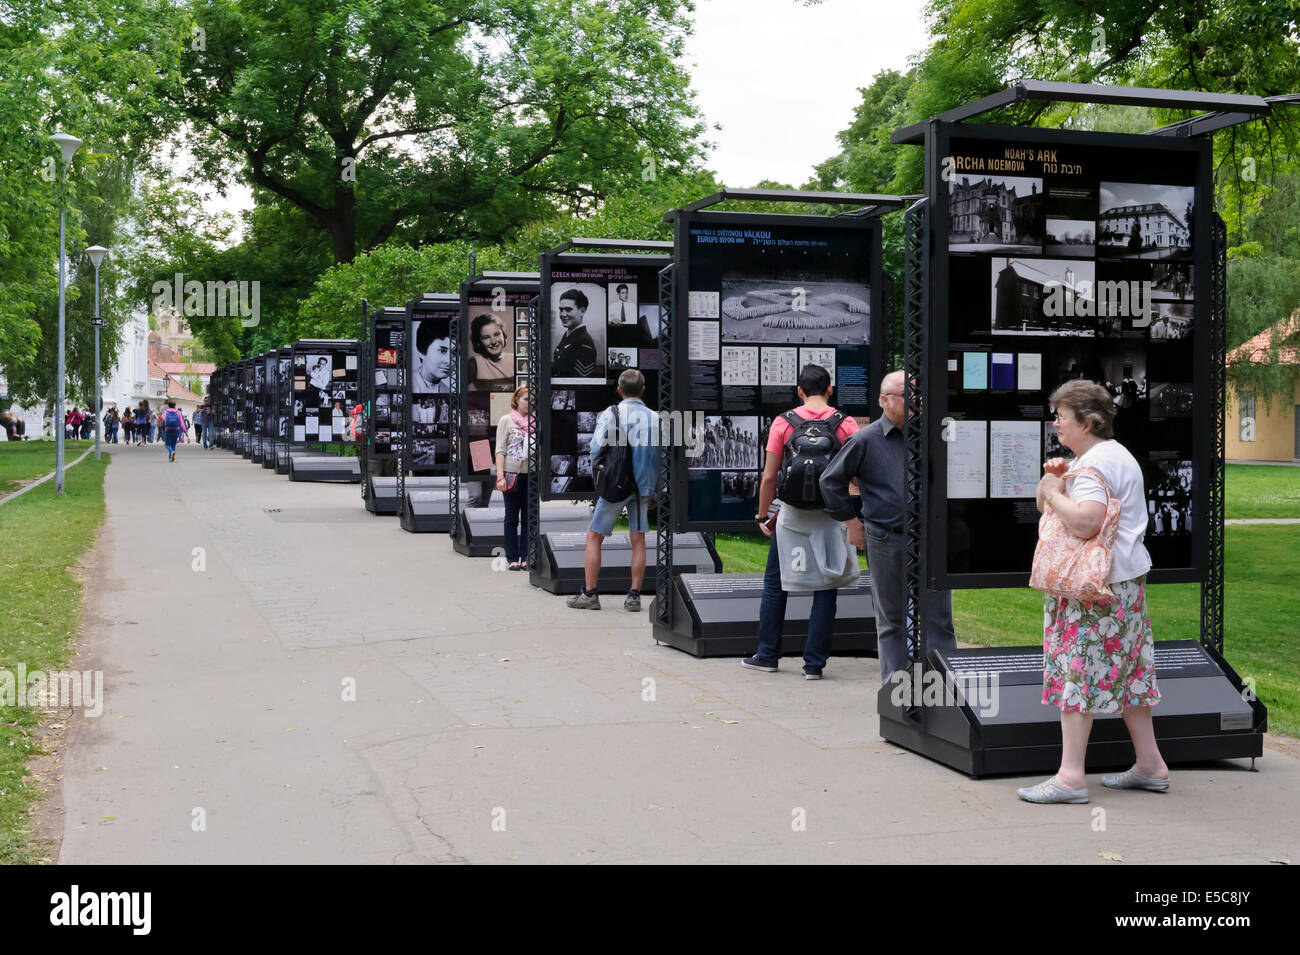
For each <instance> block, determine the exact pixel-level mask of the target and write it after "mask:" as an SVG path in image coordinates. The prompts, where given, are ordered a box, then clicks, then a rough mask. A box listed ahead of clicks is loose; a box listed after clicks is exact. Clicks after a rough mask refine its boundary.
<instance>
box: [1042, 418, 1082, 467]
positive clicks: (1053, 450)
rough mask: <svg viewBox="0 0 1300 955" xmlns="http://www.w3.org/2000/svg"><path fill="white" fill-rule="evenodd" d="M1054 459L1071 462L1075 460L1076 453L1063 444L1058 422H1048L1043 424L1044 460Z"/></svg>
mask: <svg viewBox="0 0 1300 955" xmlns="http://www.w3.org/2000/svg"><path fill="white" fill-rule="evenodd" d="M1052 458H1065V459H1066V460H1067V461H1069V460H1072V459H1073V458H1074V452H1073V451H1071V450H1070V449H1069V448H1067V447H1066V446H1065V445H1063V444H1062V443H1061V434H1060V432H1058V431H1057V430H1056V422H1054V421H1047V422H1044V423H1043V460H1044V461H1048V460H1051V459H1052Z"/></svg>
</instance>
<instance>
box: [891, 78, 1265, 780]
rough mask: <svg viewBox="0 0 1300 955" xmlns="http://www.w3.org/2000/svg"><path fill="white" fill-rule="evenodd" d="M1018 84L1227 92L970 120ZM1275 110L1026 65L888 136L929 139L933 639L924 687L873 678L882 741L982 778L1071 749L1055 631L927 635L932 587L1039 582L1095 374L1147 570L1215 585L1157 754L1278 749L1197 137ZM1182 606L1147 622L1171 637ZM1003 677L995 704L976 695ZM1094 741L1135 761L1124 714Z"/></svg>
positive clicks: (915, 384)
mask: <svg viewBox="0 0 1300 955" xmlns="http://www.w3.org/2000/svg"><path fill="white" fill-rule="evenodd" d="M1022 100H1040V101H1053V100H1069V101H1076V102H1116V103H1130V104H1137V105H1146V106H1153V107H1165V108H1170V107H1173V106H1177V107H1180V108H1198V105H1199V108H1202V109H1210V110H1213V111H1212V112H1209V113H1207V114H1204V115H1202V116H1199V117H1196V118H1194V119H1191V120H1187V121H1184V122H1182V123H1179V124H1175V125H1174V126H1171V127H1165V128H1162V129H1158V130H1153V131H1152V132H1151V133H1148V134H1145V135H1132V134H1115V133H1099V132H1086V131H1074V130H1061V129H1032V128H1028V129H1027V128H1017V127H1005V126H994V125H966V124H963V123H961V122H960V120H962V119H965V118H969V117H970V116H974V115H978V114H980V113H982V112H985V111H987V110H988V109H990V108H996V107H997V106H1000V105H1006V104H1008V103H1012V102H1017V101H1022ZM1225 100H1227V101H1230V102H1229V103H1228V105H1225ZM1268 109H1269V106H1268V104H1267V103H1266V102H1265V101H1264V100H1262V99H1259V98H1258V97H1252V96H1229V97H1224V96H1222V95H1220V96H1216V97H1211V96H1210V95H1209V94H1197V93H1184V92H1178V91H1163V90H1137V89H1134V90H1125V89H1118V88H1097V87H1089V86H1084V85H1079V84H1062V83H1038V82H1034V81H1025V82H1023V83H1022V84H1020V85H1018V86H1016V87H1013V88H1012V89H1010V90H1007V91H1006V92H1005V93H1003V94H996V95H995V96H993V97H989V98H986V100H982V101H980V102H979V103H975V104H971V105H969V106H965V107H958V108H957V109H956V110H954V111H951V112H950V113H949V114H945V116H943V117H939V118H936V119H932V120H928V121H926V122H925V123H922V124H918V125H917V126H913V127H908V128H907V129H904V130H900V131H899V132H897V133H895V134H894V140H895V141H896V142H909V143H924V145H925V148H926V198H925V199H923V200H921V201H920V202H918V203H917V204H916V205H915V206H913V207H912V209H910V210H909V212H908V216H907V225H906V248H905V256H906V262H905V267H906V280H907V289H906V291H907V296H906V297H907V311H906V315H905V322H904V364H905V369H906V371H907V373H908V384H907V388H906V402H907V407H908V421H907V425H906V426H905V429H904V435H905V437H904V440H905V445H906V448H907V461H906V473H907V482H908V499H907V502H908V503H907V515H906V527H905V529H906V537H907V549H908V555H909V559H908V582H907V588H908V591H907V593H908V627H909V632H910V633H912V634H916V635H918V639H917V640H916V641H915V643H914V644H913V646H912V648H911V653H912V659H911V666H910V668H909V670H908V671H905V672H906V675H907V676H908V680H907V681H905V682H906V684H907V685H908V686H910V687H912V688H913V691H912V692H911V694H909V693H907V692H900V691H899V687H891V686H886V687H884V688H882V689H881V691H880V695H879V698H878V701H877V706H878V711H879V713H880V725H881V735H882V736H883V737H884V738H885V739H888V740H890V741H892V742H895V743H898V744H899V745H902V746H905V747H907V748H909V749H913V750H916V751H917V752H920V753H923V754H924V755H927V756H930V757H931V758H934V759H937V760H939V761H941V762H944V763H946V764H947V765H949V766H952V767H954V768H957V769H960V770H962V771H963V772H967V773H970V774H972V775H983V774H986V773H999V772H1016V773H1028V772H1038V771H1050V770H1053V769H1055V768H1056V767H1057V766H1058V764H1059V760H1060V754H1061V744H1060V726H1059V712H1058V710H1057V708H1056V707H1054V706H1045V705H1043V702H1042V701H1043V698H1044V690H1043V649H1042V646H1041V644H1038V645H1035V646H1028V647H1012V648H1002V649H1000V650H997V651H980V650H958V651H955V652H953V653H948V654H941V653H938V652H936V651H928V649H927V647H926V645H925V643H926V641H925V637H924V634H925V614H926V603H927V601H926V600H925V599H924V595H925V592H926V591H927V590H930V589H939V588H964V587H1023V586H1025V585H1026V584H1027V582H1028V579H1029V570H1030V566H1031V564H1032V560H1033V555H1034V548H1035V545H1036V543H1037V539H1038V535H1037V526H1038V516H1039V515H1038V511H1037V507H1036V504H1035V499H1034V497H1035V491H1036V487H1037V484H1038V480H1039V478H1040V477H1041V475H1042V473H1043V470H1042V469H1043V462H1044V460H1046V459H1048V458H1052V457H1069V452H1068V451H1067V450H1066V449H1064V448H1062V447H1061V446H1060V445H1059V444H1058V443H1057V442H1056V441H1055V431H1054V428H1053V426H1052V425H1051V423H1050V422H1051V416H1052V409H1050V408H1049V407H1048V401H1047V399H1048V396H1049V395H1050V394H1051V392H1052V391H1053V390H1054V389H1055V388H1056V387H1057V386H1058V385H1060V384H1062V383H1063V382H1065V381H1068V380H1071V379H1078V378H1082V379H1087V380H1091V381H1095V382H1097V383H1098V384H1100V385H1102V386H1103V387H1105V388H1106V389H1107V390H1108V391H1109V392H1110V394H1111V396H1112V399H1113V401H1114V404H1115V409H1116V423H1115V430H1116V435H1115V436H1116V438H1117V440H1118V441H1119V442H1120V443H1121V444H1122V445H1124V447H1126V448H1127V449H1128V450H1129V451H1131V452H1132V453H1133V455H1134V457H1135V458H1136V459H1137V461H1138V463H1139V465H1140V466H1141V468H1142V470H1143V476H1144V484H1145V489H1146V500H1145V502H1144V503H1145V507H1146V511H1147V520H1148V524H1147V531H1146V546H1147V549H1148V551H1149V552H1150V554H1151V557H1152V561H1153V567H1152V569H1151V571H1150V572H1149V574H1148V575H1147V582H1148V583H1151V584H1155V583H1167V582H1198V583H1200V584H1201V620H1200V633H1199V634H1187V633H1179V634H1176V637H1178V638H1181V639H1173V640H1160V641H1158V642H1157V643H1156V666H1155V669H1156V674H1157V679H1158V681H1159V690H1160V694H1161V697H1160V701H1159V703H1158V704H1157V705H1156V706H1154V707H1153V709H1152V715H1153V718H1154V726H1155V731H1156V738H1157V740H1158V741H1159V744H1160V747H1161V752H1162V753H1163V755H1164V757H1165V760H1166V762H1170V763H1175V762H1178V763H1183V762H1192V761H1197V760H1205V759H1222V758H1231V757H1247V756H1249V757H1252V758H1254V757H1257V756H1259V755H1261V754H1262V752H1263V743H1262V740H1263V733H1264V731H1265V729H1266V726H1267V713H1266V710H1265V708H1264V706H1263V704H1261V703H1260V702H1259V701H1258V700H1257V699H1255V698H1254V696H1253V694H1251V693H1250V692H1249V690H1248V689H1247V688H1246V687H1245V686H1244V684H1243V683H1242V681H1241V680H1240V678H1239V677H1238V676H1237V674H1236V673H1235V672H1234V671H1233V670H1232V668H1231V667H1230V666H1229V665H1228V664H1227V662H1226V660H1225V659H1224V656H1223V502H1224V490H1223V489H1224V461H1223V449H1224V435H1223V428H1224V400H1225V382H1226V373H1225V353H1226V294H1227V292H1226V254H1227V249H1226V230H1225V229H1224V226H1223V223H1222V220H1220V219H1219V218H1218V217H1217V216H1216V215H1214V213H1213V209H1212V201H1213V183H1212V179H1211V158H1212V157H1211V143H1210V141H1209V140H1208V139H1205V138H1200V137H1199V136H1198V135H1197V134H1198V132H1208V131H1212V130H1213V129H1217V128H1223V127H1224V126H1229V125H1233V124H1234V123H1238V122H1243V121H1246V120H1249V119H1251V118H1254V117H1257V116H1260V115H1264V114H1266V113H1267V112H1268ZM1170 626H1171V623H1170V622H1169V621H1162V620H1158V619H1157V620H1155V621H1153V630H1154V631H1155V634H1156V636H1157V637H1161V636H1163V635H1166V634H1167V633H1168V628H1169V627H1170ZM1026 636H1027V637H1031V636H1035V637H1036V636H1038V635H1037V634H1032V635H1031V634H1026ZM1193 637H1195V638H1196V639H1191V638H1193ZM954 682H956V683H958V684H964V685H966V686H969V687H974V688H976V690H977V692H975V693H974V694H973V695H972V694H969V693H968V694H967V695H966V697H965V698H964V699H963V700H962V701H961V703H960V705H956V706H952V705H949V706H945V705H942V704H941V703H938V702H933V701H932V700H931V699H930V698H929V696H928V695H927V694H926V693H925V692H924V689H923V688H924V687H927V686H929V687H933V686H943V685H945V684H946V685H949V686H951V685H952V684H953V683H954ZM987 687H996V688H997V693H996V697H995V698H996V701H997V705H996V706H993V707H987V706H982V705H981V700H980V697H981V695H982V694H981V692H979V690H981V689H985V688H987ZM1092 739H1093V741H1094V742H1093V744H1092V745H1090V746H1089V747H1088V751H1087V754H1088V755H1087V759H1088V763H1087V768H1088V770H1089V771H1093V770H1095V769H1101V768H1105V767H1121V768H1122V767H1127V766H1129V765H1131V763H1132V761H1133V758H1134V756H1133V749H1132V745H1131V743H1130V742H1129V739H1128V735H1127V732H1126V730H1125V729H1124V727H1123V725H1122V723H1121V721H1120V719H1119V717H1118V714H1116V715H1114V716H1110V715H1099V716H1098V717H1097V718H1096V720H1095V722H1094V727H1093V731H1092Z"/></svg>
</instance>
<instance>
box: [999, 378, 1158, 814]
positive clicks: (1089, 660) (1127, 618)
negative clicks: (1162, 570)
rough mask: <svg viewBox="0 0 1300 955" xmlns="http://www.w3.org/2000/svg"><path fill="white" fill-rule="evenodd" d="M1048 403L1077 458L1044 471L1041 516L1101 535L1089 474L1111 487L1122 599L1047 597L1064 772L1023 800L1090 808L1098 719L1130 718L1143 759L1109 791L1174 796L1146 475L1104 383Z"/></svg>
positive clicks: (1047, 682)
mask: <svg viewBox="0 0 1300 955" xmlns="http://www.w3.org/2000/svg"><path fill="white" fill-rule="evenodd" d="M1049 401H1050V403H1051V405H1052V407H1054V408H1055V409H1056V429H1057V432H1058V433H1059V435H1060V441H1061V444H1063V445H1064V446H1065V447H1067V448H1069V449H1070V450H1071V451H1073V452H1074V454H1075V460H1074V462H1073V463H1070V462H1067V461H1065V460H1063V459H1061V458H1053V459H1052V460H1051V461H1048V462H1047V464H1045V465H1044V467H1043V470H1044V471H1046V472H1047V473H1046V474H1044V476H1043V479H1042V480H1041V481H1040V482H1039V485H1038V495H1037V497H1038V509H1039V511H1044V510H1045V509H1046V508H1049V507H1050V508H1052V509H1053V510H1054V511H1055V512H1056V514H1057V516H1059V517H1060V518H1061V521H1062V522H1063V523H1064V524H1065V526H1066V528H1067V529H1068V530H1069V531H1070V533H1072V534H1074V535H1075V536H1076V537H1080V538H1084V539H1087V538H1090V537H1094V536H1096V534H1097V533H1098V532H1099V531H1100V530H1101V526H1102V523H1103V521H1104V520H1105V517H1106V506H1107V489H1106V488H1105V487H1103V486H1102V484H1101V482H1100V481H1098V480H1097V479H1096V478H1095V477H1094V476H1092V475H1091V474H1088V473H1086V472H1085V471H1084V469H1087V468H1090V469H1092V470H1094V471H1096V472H1097V473H1098V474H1100V475H1101V476H1102V477H1103V478H1104V479H1105V481H1106V484H1107V485H1108V486H1109V491H1110V496H1111V497H1113V498H1116V499H1117V500H1118V501H1119V502H1120V512H1119V528H1118V532H1117V533H1116V535H1115V549H1114V561H1113V563H1112V565H1111V573H1110V578H1109V580H1108V583H1109V584H1110V589H1111V590H1112V591H1113V592H1114V594H1115V599H1114V600H1113V601H1111V602H1110V603H1106V604H1102V603H1099V602H1084V601H1079V600H1074V599H1072V598H1066V597H1055V596H1053V595H1051V594H1045V595H1044V620H1043V702H1044V703H1045V704H1048V705H1051V706H1056V707H1057V708H1059V709H1060V711H1061V746H1062V752H1061V768H1060V769H1059V770H1058V771H1057V773H1056V775H1055V776H1053V777H1052V778H1051V779H1048V780H1045V781H1044V782H1041V783H1039V784H1038V785H1037V786H1029V787H1026V788H1024V789H1021V790H1020V791H1019V795H1020V798H1021V799H1024V800H1026V801H1028V802H1039V803H1045V802H1068V803H1081V802H1087V801H1088V788H1087V782H1086V779H1085V777H1084V756H1085V753H1086V751H1087V747H1088V735H1089V733H1090V732H1091V731H1092V718H1093V714H1094V713H1122V714H1123V719H1124V725H1125V726H1126V727H1127V728H1128V731H1129V736H1130V737H1131V738H1132V740H1133V748H1134V750H1135V751H1136V753H1137V762H1136V763H1135V764H1134V765H1133V767H1132V768H1131V769H1129V770H1128V771H1126V772H1123V773H1116V774H1107V775H1104V776H1102V777H1101V783H1102V785H1103V786H1106V787H1108V788H1111V789H1146V790H1150V791H1152V792H1167V791H1168V789H1169V768H1168V767H1167V766H1166V765H1165V761H1164V759H1163V758H1162V757H1161V755H1160V748H1159V747H1158V746H1157V745H1156V738H1155V729H1154V727H1153V725H1152V722H1151V707H1152V706H1154V705H1155V704H1156V703H1157V702H1158V701H1159V699H1160V691H1159V690H1158V689H1157V688H1156V672H1155V649H1154V642H1153V639H1152V636H1151V620H1150V618H1149V617H1148V615H1147V609H1146V575H1147V571H1148V570H1150V569H1151V556H1150V555H1149V554H1148V553H1147V549H1146V547H1145V546H1144V545H1143V538H1144V537H1145V536H1146V530H1147V520H1148V513H1147V504H1146V489H1145V486H1144V484H1143V479H1142V468H1141V466H1140V465H1139V464H1138V462H1137V460H1136V459H1135V458H1134V457H1133V455H1132V454H1130V453H1129V451H1128V449H1127V448H1125V447H1124V446H1123V445H1122V444H1120V443H1119V442H1118V441H1116V440H1114V438H1113V434H1114V422H1115V403H1114V399H1113V398H1112V397H1111V396H1110V393H1109V392H1107V391H1106V389H1105V388H1103V387H1102V386H1101V385H1098V384H1096V383H1094V382H1091V381H1083V380H1077V381H1069V382H1066V383H1065V384H1063V385H1062V386H1061V387H1059V388H1057V389H1056V391H1055V392H1053V393H1052V396H1051V398H1050V399H1049ZM1067 468H1068V470H1067Z"/></svg>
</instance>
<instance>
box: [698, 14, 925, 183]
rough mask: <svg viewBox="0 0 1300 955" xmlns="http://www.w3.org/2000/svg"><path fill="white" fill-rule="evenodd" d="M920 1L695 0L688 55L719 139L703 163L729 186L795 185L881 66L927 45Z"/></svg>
mask: <svg viewBox="0 0 1300 955" xmlns="http://www.w3.org/2000/svg"><path fill="white" fill-rule="evenodd" d="M923 8H924V3H923V0H872V2H866V0H824V2H823V3H821V4H819V5H817V6H812V7H806V6H804V5H803V3H802V2H801V0H697V5H696V11H695V35H694V36H693V37H692V38H691V41H690V44H689V47H688V51H689V54H690V55H689V56H688V57H687V64H688V65H689V67H690V70H691V75H692V78H693V79H694V85H695V89H696V92H697V94H698V102H699V105H700V107H701V108H702V109H703V110H704V115H705V118H706V119H707V120H708V121H709V122H710V123H721V124H722V130H721V131H720V132H714V133H711V135H710V136H709V138H710V139H712V140H713V141H714V142H715V143H716V144H717V146H716V148H715V149H714V151H713V154H712V155H711V156H710V158H709V160H708V163H707V165H708V166H709V168H711V169H713V170H715V171H716V172H718V174H719V175H720V176H721V177H722V180H723V181H724V182H725V183H726V184H727V185H729V186H739V187H748V186H752V185H754V183H756V182H757V181H758V180H760V179H775V180H777V181H778V182H785V183H789V184H790V185H793V186H800V185H803V183H804V182H805V181H806V180H807V179H808V177H809V176H811V175H812V171H813V167H814V166H815V165H817V164H818V163H819V162H821V161H823V160H824V159H827V158H828V157H830V156H831V155H833V154H834V153H835V152H837V151H838V145H837V143H836V141H835V134H836V133H838V132H839V131H840V130H842V129H844V128H846V127H847V126H848V125H849V123H850V122H852V119H853V109H854V107H856V106H857V104H858V103H859V101H860V100H861V96H860V95H859V93H858V90H859V89H860V88H861V87H864V86H869V85H870V84H871V78H872V77H873V76H875V75H876V74H877V73H879V72H880V71H881V70H886V69H894V70H901V69H904V68H906V66H907V65H908V64H907V60H908V57H910V56H912V55H913V54H915V53H919V52H920V51H921V50H922V49H924V48H925V45H926V41H927V38H928V34H927V32H926V29H925V21H924V19H923V16H922V10H923Z"/></svg>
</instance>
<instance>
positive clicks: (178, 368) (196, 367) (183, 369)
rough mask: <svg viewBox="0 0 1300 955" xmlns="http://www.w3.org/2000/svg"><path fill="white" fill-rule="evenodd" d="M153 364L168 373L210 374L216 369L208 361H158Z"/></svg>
mask: <svg viewBox="0 0 1300 955" xmlns="http://www.w3.org/2000/svg"><path fill="white" fill-rule="evenodd" d="M154 364H156V365H157V366H158V367H159V368H161V369H162V370H163V371H165V372H166V373H167V374H169V375H210V374H212V373H213V372H214V371H216V370H217V366H216V365H214V364H213V363H212V362H210V361H159V362H154Z"/></svg>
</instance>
